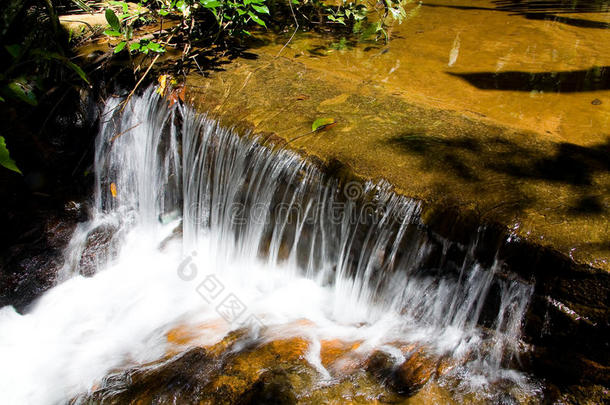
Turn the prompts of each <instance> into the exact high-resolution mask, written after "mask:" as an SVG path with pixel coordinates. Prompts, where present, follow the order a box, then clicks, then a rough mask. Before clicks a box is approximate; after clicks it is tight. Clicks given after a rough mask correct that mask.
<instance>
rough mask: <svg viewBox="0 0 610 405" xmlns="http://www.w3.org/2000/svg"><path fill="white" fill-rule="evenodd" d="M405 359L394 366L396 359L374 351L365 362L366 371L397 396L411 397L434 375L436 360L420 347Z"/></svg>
mask: <svg viewBox="0 0 610 405" xmlns="http://www.w3.org/2000/svg"><path fill="white" fill-rule="evenodd" d="M406 357H407V358H406V360H405V361H404V362H402V363H400V364H396V359H395V358H393V357H392V356H390V355H389V354H388V353H386V352H382V351H375V352H374V353H373V354H372V355H371V356H370V357H369V359H368V360H367V363H366V370H367V371H369V372H370V373H372V374H373V375H375V376H376V377H377V378H379V379H381V380H382V381H384V382H385V383H386V384H388V385H389V386H390V387H391V388H392V389H393V390H394V391H396V392H397V393H398V394H400V395H404V396H411V395H413V394H414V393H416V392H417V391H419V390H420V389H421V388H422V387H423V386H424V385H426V383H427V382H428V381H429V380H430V379H431V378H432V377H433V376H434V375H435V373H436V369H437V360H436V359H434V358H433V357H431V356H429V355H428V354H426V352H425V351H424V349H423V348H421V347H420V348H415V349H413V350H412V351H410V352H409V353H408V354H407V356H406Z"/></svg>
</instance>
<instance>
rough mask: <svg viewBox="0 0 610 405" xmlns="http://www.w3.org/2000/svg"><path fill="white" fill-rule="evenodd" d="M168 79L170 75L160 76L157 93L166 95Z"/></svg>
mask: <svg viewBox="0 0 610 405" xmlns="http://www.w3.org/2000/svg"><path fill="white" fill-rule="evenodd" d="M167 78H168V75H161V76H159V88H158V89H157V93H159V94H161V95H164V94H165V89H166V87H167Z"/></svg>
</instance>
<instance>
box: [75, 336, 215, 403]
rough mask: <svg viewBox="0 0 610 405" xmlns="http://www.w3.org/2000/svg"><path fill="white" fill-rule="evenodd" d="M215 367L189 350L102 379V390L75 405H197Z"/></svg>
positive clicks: (202, 353) (200, 353) (202, 352)
mask: <svg viewBox="0 0 610 405" xmlns="http://www.w3.org/2000/svg"><path fill="white" fill-rule="evenodd" d="M214 368H215V364H214V363H213V362H212V358H211V356H209V355H208V353H207V352H206V351H205V350H204V349H202V348H193V349H191V350H189V351H187V352H184V353H182V354H180V355H178V356H176V357H175V358H173V359H171V360H170V361H167V362H162V361H161V362H158V363H153V364H150V365H147V366H145V367H141V368H136V369H131V370H127V371H125V372H122V373H119V374H114V375H110V376H108V377H106V378H105V379H104V381H103V383H102V387H101V388H100V389H98V390H96V391H94V392H93V393H92V394H91V395H89V396H88V397H86V398H85V397H82V398H78V399H77V401H75V402H77V403H91V402H93V403H100V402H103V403H105V404H135V403H157V404H160V403H176V401H178V402H179V403H183V404H197V403H199V401H200V399H201V398H202V392H201V391H202V389H203V387H204V386H205V385H206V384H207V383H208V382H209V381H210V378H212V377H213V376H214V373H213V372H214Z"/></svg>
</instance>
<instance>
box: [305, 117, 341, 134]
mask: <svg viewBox="0 0 610 405" xmlns="http://www.w3.org/2000/svg"><path fill="white" fill-rule="evenodd" d="M334 123H336V121H335V119H334V118H318V119H317V120H315V121H314V122H313V124H311V130H312V131H321V130H323V129H324V128H326V127H328V126H330V125H333V124H334Z"/></svg>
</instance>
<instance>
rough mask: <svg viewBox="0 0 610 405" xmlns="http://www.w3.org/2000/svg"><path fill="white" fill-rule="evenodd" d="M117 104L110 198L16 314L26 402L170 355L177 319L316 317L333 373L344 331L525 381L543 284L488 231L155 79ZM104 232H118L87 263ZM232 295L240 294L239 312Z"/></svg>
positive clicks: (260, 323)
mask: <svg viewBox="0 0 610 405" xmlns="http://www.w3.org/2000/svg"><path fill="white" fill-rule="evenodd" d="M119 101H120V100H117V99H110V100H108V102H107V104H106V110H105V114H104V117H105V120H104V122H103V124H102V125H101V128H100V133H99V136H98V139H97V143H96V155H95V176H96V179H95V180H96V189H95V195H94V207H93V210H92V214H91V219H90V221H89V222H88V223H84V224H81V226H80V227H79V228H78V229H77V231H76V232H75V234H74V237H73V240H72V242H71V244H70V246H69V247H68V250H67V252H66V264H65V266H64V269H63V273H62V275H61V281H62V282H61V283H59V284H58V285H57V286H56V287H55V288H53V289H52V290H50V291H49V292H48V293H47V294H45V295H44V296H43V297H42V298H41V299H40V300H39V301H38V302H37V304H36V306H35V307H34V308H33V309H32V310H31V312H30V313H28V314H25V315H19V314H17V313H16V312H15V311H14V310H12V308H7V307H5V308H2V309H1V310H0V357H2V358H3V359H8V363H5V364H8V367H7V366H5V367H2V368H1V373H2V375H1V376H0V392H6V393H8V395H9V398H10V399H13V400H14V402H15V403H22V402H25V403H55V402H61V401H64V400H67V399H69V398H72V397H74V396H75V395H77V394H79V393H82V392H86V391H87V390H89V389H90V388H91V386H92V385H93V384H94V383H96V382H99V381H100V379H101V378H102V377H103V376H104V375H106V374H107V373H108V372H109V371H110V370H113V369H117V368H120V367H125V366H128V365H134V364H142V363H144V362H146V361H152V360H155V359H157V358H159V357H160V356H162V354H163V353H164V352H165V350H166V345H167V342H166V340H165V334H166V333H167V331H168V330H170V329H171V328H172V327H174V326H175V325H176V324H179V323H193V324H195V323H197V322H200V321H202V320H209V319H218V318H224V320H225V321H226V330H225V332H226V331H229V330H231V329H237V328H241V327H245V326H246V327H252V328H258V329H257V330H258V331H263V332H261V333H264V330H265V328H266V329H268V331H271V332H268V333H273V330H277V328H276V326H278V325H286V324H290V323H291V322H295V321H298V320H300V319H307V320H309V321H311V322H312V324H313V325H314V327H313V329H311V330H308V331H307V332H306V334H307V336H308V338H309V339H311V341H312V350H313V352H312V354H311V356H310V357H311V362H312V364H314V363H315V364H314V365H315V366H316V368H318V369H321V375H326V377H328V372H327V371H325V370H324V369H323V366H322V365H321V364H320V363H319V361H317V360H316V358H317V356H319V341H320V340H321V339H322V338H325V337H329V336H331V337H335V338H339V339H350V340H361V341H363V342H364V344H362V345H361V349H359V350H369V351H371V350H373V349H375V348H383V347H384V345H386V344H387V343H389V342H394V341H399V340H400V341H409V342H419V343H420V344H422V345H425V346H426V347H427V348H428V350H431V351H433V352H435V353H437V354H438V355H443V356H450V357H453V358H455V359H456V362H457V363H458V364H459V367H458V371H456V373H458V374H459V375H460V376H461V378H462V379H465V380H468V376H478V377H477V378H478V381H480V379H481V378H483V379H486V380H490V381H491V380H493V379H494V378H510V377H511V376H513V377H515V376H517V374H516V372H513V371H510V369H509V366H510V361H511V358H512V357H513V356H514V355H516V354H518V351H519V349H518V346H519V337H520V331H521V323H522V318H523V316H524V314H525V311H526V309H527V305H528V301H529V297H530V295H531V293H532V286H530V285H528V284H527V283H524V282H521V281H519V280H517V279H516V278H514V277H512V276H511V275H510V273H507V272H506V271H505V269H503V265H502V263H501V262H499V261H496V262H495V263H494V264H493V265H491V266H487V267H485V266H483V265H482V264H481V263H479V262H478V261H477V259H476V257H475V256H474V254H473V252H474V251H475V248H476V235H474V237H473V242H472V244H471V245H470V246H462V245H459V244H456V243H453V242H450V241H448V240H445V239H443V238H442V237H440V236H438V235H435V234H434V233H432V232H430V231H429V230H428V229H427V228H426V227H425V226H424V225H423V223H422V221H421V218H420V211H421V207H420V205H419V203H418V202H416V201H414V200H410V199H408V198H406V197H402V196H399V195H397V194H394V193H393V192H392V190H391V188H390V186H389V185H388V184H386V183H384V182H379V183H372V182H365V183H362V182H358V181H344V182H339V181H338V180H337V179H335V178H333V177H332V176H329V175H327V174H325V173H323V172H322V171H321V170H320V169H319V168H317V167H316V166H315V165H313V164H311V163H308V162H306V161H304V160H303V159H302V158H301V157H300V156H299V155H298V154H296V153H295V152H292V151H289V150H286V149H282V148H281V147H278V146H272V145H267V144H266V143H265V139H260V138H256V137H247V136H245V137H240V136H238V135H237V134H235V133H234V132H233V131H231V130H229V129H226V128H222V127H220V126H219V125H218V124H217V123H216V122H215V121H213V120H211V119H209V118H206V117H205V116H201V115H198V114H196V113H195V112H193V111H192V110H191V109H190V108H188V107H179V106H176V105H174V106H173V107H170V106H168V104H167V103H166V102H165V101H164V100H161V99H160V96H158V95H157V94H156V93H155V91H154V89H152V88H151V89H149V90H147V91H146V92H145V93H144V94H143V95H142V96H139V97H134V98H133V99H132V100H131V101H130V102H129V103H128V104H127V106H126V107H125V109H124V112H123V113H121V112H120V111H119ZM100 232H101V233H103V234H105V235H107V239H108V240H106V241H105V243H104V244H103V249H100V250H96V251H95V252H94V253H95V255H94V256H95V257H96V258H97V259H99V260H98V261H97V262H96V263H95V264H94V265H93V266H92V267H93V269H92V270H89V271H84V269H83V257H84V255H86V254H87V249H88V248H90V246H91V243H90V242H91V240H92V238H93V237H95V235H99V234H100ZM83 272H85V273H95V274H94V275H93V277H83V276H82V275H79V273H83ZM229 293H230V294H229ZM223 297H226V299H225V300H224V301H222V303H225V301H226V300H228V299H229V297H232V298H231V299H233V301H232V303H233V304H234V305H233V306H232V307H227V308H228V310H227V311H225V312H223V310H222V309H221V306H220V305H219V304H218V302H217V301H214V300H215V299H223ZM222 303H221V304H222ZM231 308H232V309H231ZM274 328H275V329H274ZM209 333H210V335H209V336H207V338H208V339H210V340H211V341H214V340H218V339H219V338H220V337H222V336H218V335H217V333H218V331H215V332H212V331H210V332H209ZM215 333H216V334H215ZM293 333H296V334H298V333H301V332H300V331H299V330H296V331H293ZM316 344H317V345H318V346H317V347H318V355H316V353H315V347H316ZM25 359H29V360H30V361H31V362H30V366H28V367H24V366H23V363H26V360H25ZM58 359H59V360H58ZM84 370H86V372H85V371H84ZM5 374H6V375H5ZM465 376H466V377H465ZM11 378H17V379H18V380H20V381H21V382H20V383H19V384H11V383H9V382H10V381H11ZM515 379H516V380H518V379H519V377H518V376H517V377H515Z"/></svg>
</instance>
